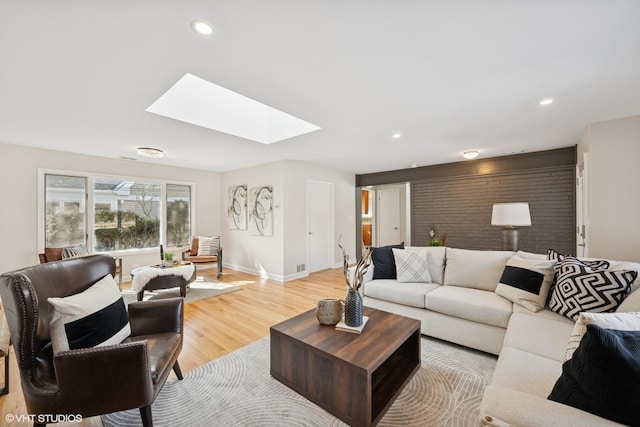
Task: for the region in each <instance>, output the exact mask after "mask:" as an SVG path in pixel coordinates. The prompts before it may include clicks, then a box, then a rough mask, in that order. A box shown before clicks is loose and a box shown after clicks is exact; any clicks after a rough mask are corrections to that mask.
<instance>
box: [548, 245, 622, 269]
mask: <svg viewBox="0 0 640 427" xmlns="http://www.w3.org/2000/svg"><path fill="white" fill-rule="evenodd" d="M567 257H571V258H574V259H577V260H578V261H580V262H581V263H583V264H584V265H586V266H587V267H589V268H591V269H593V270H606V269H607V268H609V267H610V266H611V263H609V261H606V260H603V259H590V260H586V259H578V258H576V257H574V256H572V255H563V254H561V253H560V252H558V251H556V250H555V249H549V251H548V252H547V259H548V260H553V261H562V260H564V259H565V258H567Z"/></svg>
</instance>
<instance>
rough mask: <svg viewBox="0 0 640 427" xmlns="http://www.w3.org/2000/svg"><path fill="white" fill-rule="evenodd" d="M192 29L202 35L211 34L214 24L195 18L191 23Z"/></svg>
mask: <svg viewBox="0 0 640 427" xmlns="http://www.w3.org/2000/svg"><path fill="white" fill-rule="evenodd" d="M191 29H192V30H193V31H195V32H196V33H197V34H200V35H201V36H210V35H211V34H213V25H211V24H210V23H208V22H207V21H202V20H199V19H198V20H195V21H193V22H192V23H191Z"/></svg>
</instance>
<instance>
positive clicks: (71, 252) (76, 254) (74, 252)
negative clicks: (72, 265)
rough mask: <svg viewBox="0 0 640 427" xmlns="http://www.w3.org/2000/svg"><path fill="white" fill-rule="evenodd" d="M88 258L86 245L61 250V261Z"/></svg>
mask: <svg viewBox="0 0 640 427" xmlns="http://www.w3.org/2000/svg"><path fill="white" fill-rule="evenodd" d="M83 256H89V250H88V249H87V246H86V245H76V246H68V247H66V248H62V259H71V258H80V257H83Z"/></svg>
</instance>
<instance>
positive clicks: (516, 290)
mask: <svg viewBox="0 0 640 427" xmlns="http://www.w3.org/2000/svg"><path fill="white" fill-rule="evenodd" d="M555 263H556V262H555V261H552V260H546V259H539V258H538V259H535V258H523V257H521V256H520V255H519V253H518V254H516V255H514V256H512V257H511V258H509V261H507V265H506V266H505V267H504V271H503V272H502V277H500V283H499V284H498V287H497V288H496V294H498V295H500V296H501V297H504V298H506V299H508V300H509V301H511V302H513V303H515V304H518V305H521V306H522V307H524V308H526V309H527V310H531V311H533V312H536V311H540V310H542V309H543V308H544V306H545V304H546V302H547V297H548V296H549V289H551V284H552V283H553V274H554V271H553V266H554V264H555Z"/></svg>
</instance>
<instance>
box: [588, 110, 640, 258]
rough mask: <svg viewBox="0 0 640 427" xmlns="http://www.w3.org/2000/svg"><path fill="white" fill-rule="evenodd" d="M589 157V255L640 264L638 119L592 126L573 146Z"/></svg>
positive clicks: (639, 121) (625, 119)
mask: <svg viewBox="0 0 640 427" xmlns="http://www.w3.org/2000/svg"><path fill="white" fill-rule="evenodd" d="M583 152H586V153H588V169H587V172H588V221H589V224H588V228H587V238H588V245H589V252H588V255H589V256H590V257H596V258H608V259H614V260H626V261H636V262H640V244H639V242H640V226H639V224H638V223H639V219H640V214H639V213H640V197H639V196H638V194H639V186H640V167H639V166H638V159H639V158H640V116H634V117H629V118H624V119H618V120H610V121H606V122H599V123H594V124H592V125H590V126H589V129H587V131H586V132H585V136H584V137H583V138H582V139H581V141H580V143H579V145H578V155H579V158H578V163H580V162H581V161H582V154H581V153H583Z"/></svg>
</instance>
